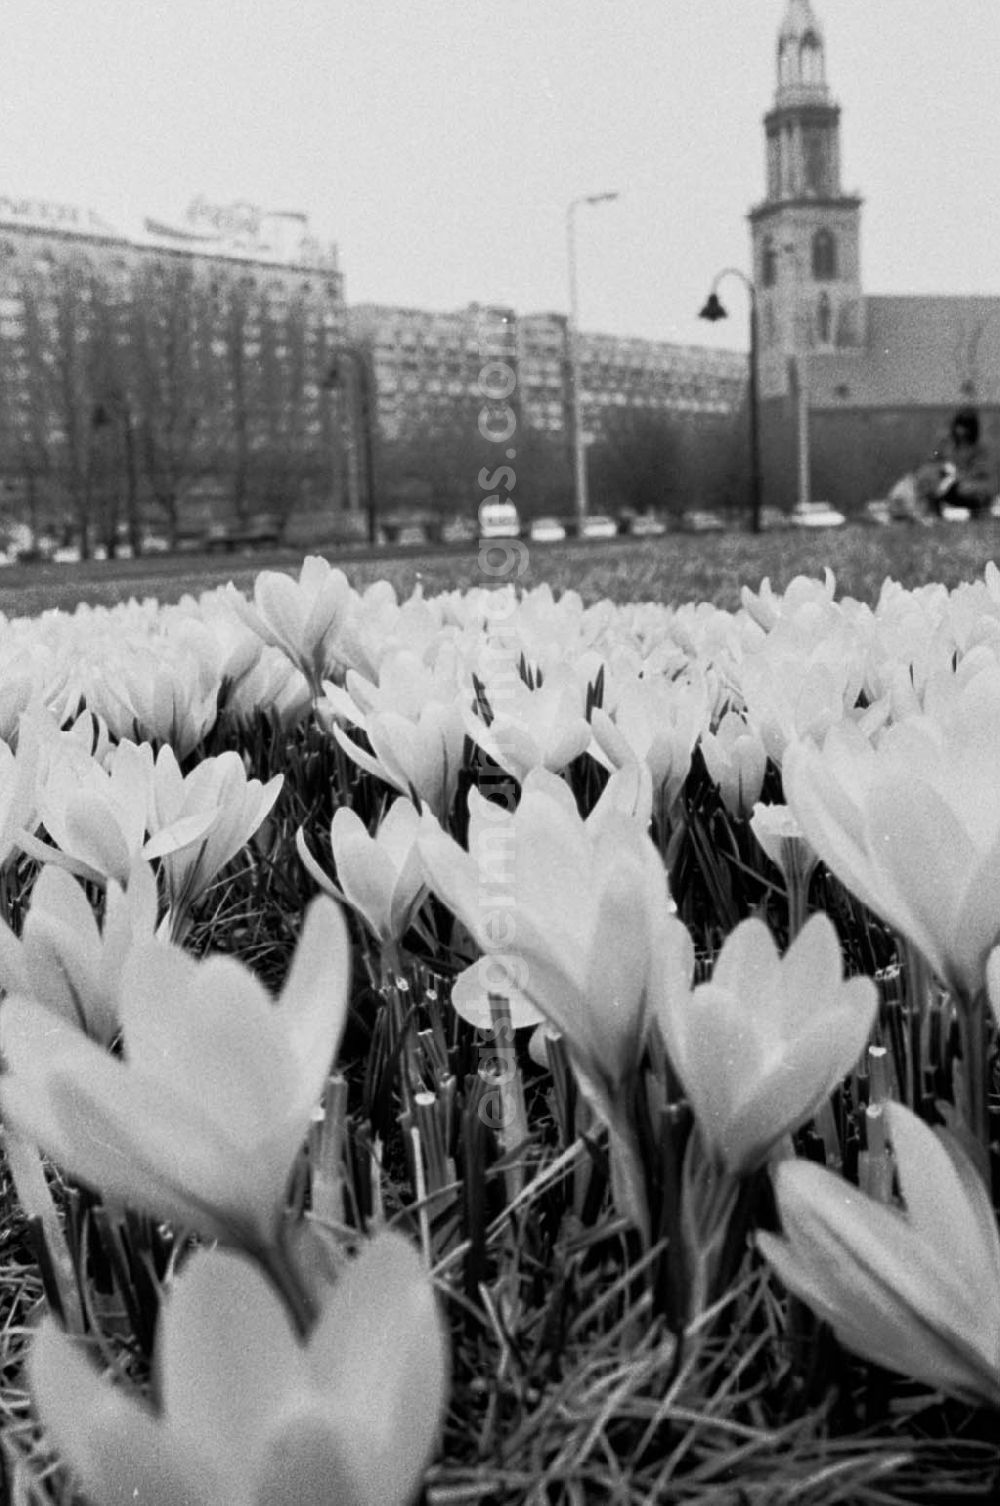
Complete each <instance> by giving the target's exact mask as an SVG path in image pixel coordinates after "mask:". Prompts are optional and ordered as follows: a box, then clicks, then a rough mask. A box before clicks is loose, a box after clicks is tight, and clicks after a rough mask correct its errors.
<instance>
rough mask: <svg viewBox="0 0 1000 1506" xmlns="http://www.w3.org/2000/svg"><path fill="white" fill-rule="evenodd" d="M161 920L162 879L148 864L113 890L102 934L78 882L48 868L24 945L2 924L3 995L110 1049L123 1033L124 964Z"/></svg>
mask: <svg viewBox="0 0 1000 1506" xmlns="http://www.w3.org/2000/svg"><path fill="white" fill-rule="evenodd" d="M156 919H157V896H156V879H155V877H154V875H153V872H152V869H151V868H150V867H149V866H148V864H146V863H144V862H143V861H142V860H141V859H138V860H137V861H136V862H135V863H134V864H133V867H132V871H131V873H130V874H129V881H128V888H127V889H124V890H123V889H122V888H121V887H120V886H119V885H118V884H116V883H115V882H114V880H111V881H110V882H109V883H108V886H107V897H106V900H105V912H104V925H103V929H100V930H99V929H98V925H97V920H96V918H95V916H94V912H93V910H92V909H91V906H90V902H89V900H88V899H87V896H86V895H85V893H84V891H83V889H82V887H81V886H80V884H79V883H78V881H77V880H76V879H75V878H74V877H73V876H72V874H70V873H67V872H66V871H65V869H63V868H59V867H57V866H56V865H55V864H53V863H47V864H46V865H45V866H44V868H43V869H42V871H41V873H40V874H39V876H38V878H37V880H36V881H35V887H34V889H33V890H32V893H31V908H30V910H29V911H28V916H27V919H26V920H25V922H24V929H23V932H22V935H21V937H20V938H18V937H16V936H14V934H13V933H12V932H11V931H10V930H8V928H7V927H6V926H5V925H2V924H0V987H2V988H3V990H4V992H5V993H7V994H18V995H21V996H22V997H25V998H29V999H34V1000H36V1001H37V1002H38V1003H39V1004H44V1005H45V1007H46V1008H47V1009H51V1010H52V1011H53V1012H54V1013H55V1014H58V1015H60V1016H62V1018H63V1019H65V1020H66V1021H68V1022H69V1023H70V1024H74V1025H76V1026H77V1028H78V1029H80V1030H82V1031H83V1032H84V1033H85V1034H86V1035H88V1036H90V1038H91V1039H92V1040H95V1041H97V1042H98V1043H99V1044H100V1045H102V1046H108V1045H110V1044H111V1042H112V1041H113V1040H114V1038H115V1036H116V1035H117V1034H118V1031H119V1029H120V1027H121V979H122V972H123V969H124V966H125V960H126V958H127V956H128V953H129V951H130V950H131V948H132V947H133V946H135V945H139V944H140V943H143V942H146V941H150V940H152V939H153V936H154V935H155V932H156Z"/></svg>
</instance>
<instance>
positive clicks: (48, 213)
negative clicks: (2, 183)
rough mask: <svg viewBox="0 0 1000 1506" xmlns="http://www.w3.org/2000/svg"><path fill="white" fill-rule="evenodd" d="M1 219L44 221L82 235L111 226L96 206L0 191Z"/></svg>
mask: <svg viewBox="0 0 1000 1506" xmlns="http://www.w3.org/2000/svg"><path fill="white" fill-rule="evenodd" d="M0 220H2V221H4V222H6V223H9V222H11V221H14V222H16V223H18V224H22V225H24V224H28V225H44V226H45V227H46V229H49V230H74V231H76V232H77V234H80V235H84V234H86V233H87V232H88V231H94V230H104V231H106V230H108V228H109V227H108V226H107V225H106V224H105V222H104V221H103V220H102V219H101V218H100V216H99V215H96V214H95V213H94V211H93V210H92V209H80V208H78V207H77V205H75V204H50V203H49V201H48V200H47V199H20V198H11V197H9V196H8V195H6V194H0Z"/></svg>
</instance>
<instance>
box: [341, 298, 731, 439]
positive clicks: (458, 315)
mask: <svg viewBox="0 0 1000 1506" xmlns="http://www.w3.org/2000/svg"><path fill="white" fill-rule="evenodd" d="M348 326H349V329H350V333H351V338H352V339H353V340H355V341H356V342H357V343H358V344H359V345H361V346H362V347H363V348H364V349H365V350H366V351H368V352H369V355H370V360H371V370H372V376H373V391H374V403H375V408H376V415H377V424H378V429H379V433H380V435H381V436H382V437H384V438H386V439H398V438H401V437H403V435H404V434H405V433H406V432H407V430H408V429H409V428H416V427H418V426H426V425H427V424H430V425H431V426H433V424H434V423H435V422H436V421H440V422H447V421H449V420H450V419H451V418H453V417H454V414H455V410H456V408H462V409H473V408H475V407H478V406H479V405H481V404H482V402H483V400H484V394H485V395H486V397H487V399H488V398H489V394H490V391H491V390H495V383H494V380H493V378H492V377H491V376H489V375H487V377H486V379H485V380H484V378H483V371H484V367H487V366H488V365H489V363H490V362H491V361H494V360H500V361H502V362H504V363H506V364H507V365H509V367H510V369H511V372H512V378H511V380H512V382H513V386H512V389H511V392H510V394H509V395H508V396H506V398H505V401H506V402H508V403H510V405H511V407H512V408H513V409H514V411H515V412H516V414H517V415H518V419H519V421H520V422H523V423H524V424H525V425H527V426H528V427H529V428H532V429H535V430H538V431H548V432H550V433H553V434H560V433H563V432H565V431H566V428H567V423H568V400H567V389H568V359H569V356H568V346H567V329H566V317H565V315H563V314H556V313H537V314H526V315H518V314H516V313H515V312H514V310H512V309H509V308H502V307H497V306H495V305H480V304H470V305H469V306H468V308H465V309H460V310H456V311H451V312H447V313H432V312H429V311H427V310H424V309H409V308H396V307H390V306H387V305H379V304H365V305H359V306H357V307H354V308H351V309H350V310H349V313H348ZM578 350H579V369H580V394H581V409H582V416H583V423H584V431H585V434H586V437H587V440H588V442H591V441H594V440H597V439H599V438H600V437H601V434H602V432H603V430H604V427H605V424H606V423H607V421H608V419H609V416H610V415H612V414H614V413H615V412H616V411H618V410H620V409H621V408H623V407H628V408H637V407H638V408H648V409H653V410H657V411H661V412H668V413H675V414H681V415H691V414H700V415H705V414H710V415H716V416H720V415H721V416H725V415H727V414H731V413H735V411H736V410H737V409H738V407H739V405H740V403H741V401H742V398H743V393H744V389H745V386H746V377H747V360H746V356H745V355H743V354H741V353H740V352H738V351H719V350H710V349H705V348H702V347H700V346H696V345H674V344H670V343H668V342H666V341H656V340H642V339H629V338H624V337H620V336H615V335H601V334H590V333H587V332H583V333H581V335H580V337H579V347H578Z"/></svg>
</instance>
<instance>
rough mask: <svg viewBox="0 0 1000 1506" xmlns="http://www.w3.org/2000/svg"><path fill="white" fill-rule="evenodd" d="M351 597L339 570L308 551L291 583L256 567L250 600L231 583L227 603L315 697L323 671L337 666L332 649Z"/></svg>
mask: <svg viewBox="0 0 1000 1506" xmlns="http://www.w3.org/2000/svg"><path fill="white" fill-rule="evenodd" d="M353 595H354V593H353V590H352V588H351V584H350V582H349V581H348V579H347V576H346V575H345V574H344V572H343V571H342V570H336V569H334V568H333V567H332V566H331V565H330V564H329V563H328V561H327V560H325V559H323V558H322V557H321V556H320V555H315V554H311V555H309V556H308V557H307V558H306V559H305V560H304V561H303V564H302V569H301V570H300V571H299V578H298V580H297V581H296V580H293V579H292V577H291V576H290V575H285V574H284V572H283V571H281V570H262V571H261V572H260V574H259V575H258V576H257V578H256V580H255V581H254V588H253V604H252V605H251V603H250V602H249V601H247V599H246V597H245V596H243V595H241V593H240V592H239V591H237V590H236V588H235V586H231V587H230V592H229V604H230V606H231V607H232V609H233V611H234V612H235V613H236V615H237V617H239V619H240V621H241V622H243V623H245V624H246V626H247V627H249V628H252V629H253V631H254V632H255V633H257V634H258V636H259V637H260V638H262V639H263V641H264V642H265V643H270V644H271V645H272V646H273V647H274V648H280V649H281V651H282V653H284V654H287V655H288V658H289V659H290V660H291V662H292V663H293V664H294V665H295V667H296V668H297V669H300V670H301V671H302V673H303V674H304V675H305V677H306V679H307V680H308V681H309V685H310V687H311V689H312V692H313V695H314V696H318V695H319V694H320V687H321V685H322V682H323V677H324V675H329V674H330V673H331V671H332V670H333V669H334V668H335V667H336V666H338V665H339V662H340V659H339V655H338V652H337V647H338V643H339V641H340V637H341V634H342V632H343V629H344V624H345V621H346V619H347V614H348V610H349V608H350V605H351V601H352V598H353Z"/></svg>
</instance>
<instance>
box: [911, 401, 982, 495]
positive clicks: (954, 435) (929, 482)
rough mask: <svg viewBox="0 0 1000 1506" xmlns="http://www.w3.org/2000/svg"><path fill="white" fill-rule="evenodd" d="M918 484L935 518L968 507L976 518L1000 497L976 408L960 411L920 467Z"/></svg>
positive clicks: (961, 409)
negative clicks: (931, 455) (997, 496)
mask: <svg viewBox="0 0 1000 1506" xmlns="http://www.w3.org/2000/svg"><path fill="white" fill-rule="evenodd" d="M918 481H919V485H920V490H921V493H922V495H923V498H924V501H925V503H926V506H927V510H928V513H929V514H930V515H931V516H932V517H937V518H942V517H944V518H947V517H948V516H949V509H951V508H955V507H962V508H965V509H966V510H967V511H968V514H969V516H970V517H973V518H977V517H983V516H985V514H987V513H988V512H989V510H990V506H991V504H992V502H993V499H994V498H995V497H996V495H997V476H996V468H995V466H994V464H993V460H992V457H991V456H990V453H989V451H988V450H987V448H986V446H985V445H983V444H981V443H980V439H979V414H978V413H977V412H976V410H975V408H959V410H958V412H957V413H956V414H955V417H954V418H953V419H952V421H951V427H950V428H949V430H948V435H947V437H946V438H945V439H944V440H943V441H942V443H941V444H940V446H939V447H938V449H936V450H935V452H934V457H933V459H932V460H931V461H929V462H928V464H927V465H925V466H923V467H922V468H921V471H920V473H919V477H918Z"/></svg>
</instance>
